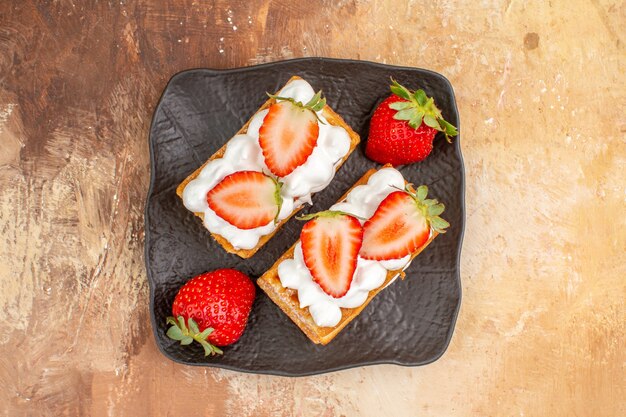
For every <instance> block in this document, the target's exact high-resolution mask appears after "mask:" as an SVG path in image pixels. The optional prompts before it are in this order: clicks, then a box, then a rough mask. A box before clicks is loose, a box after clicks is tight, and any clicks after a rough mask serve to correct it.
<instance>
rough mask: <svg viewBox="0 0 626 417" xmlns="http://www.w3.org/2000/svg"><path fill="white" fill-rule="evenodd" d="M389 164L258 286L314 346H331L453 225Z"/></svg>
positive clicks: (324, 216)
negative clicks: (339, 335) (439, 235)
mask: <svg viewBox="0 0 626 417" xmlns="http://www.w3.org/2000/svg"><path fill="white" fill-rule="evenodd" d="M427 193H428V189H427V187H426V186H420V187H418V188H417V189H414V188H413V186H412V185H411V184H408V183H407V182H406V181H405V179H404V178H403V176H402V174H401V173H400V172H399V171H397V170H396V169H394V168H392V167H391V166H390V165H385V166H384V167H383V168H381V169H380V170H378V171H377V170H375V169H372V170H370V171H368V172H367V173H366V174H365V175H364V176H363V177H362V178H361V179H360V180H359V181H357V183H356V184H354V185H353V186H352V188H350V189H349V190H348V192H346V194H345V195H344V196H343V197H342V198H341V199H340V200H339V202H338V203H336V204H335V205H333V206H332V207H331V208H330V209H329V210H327V211H324V212H320V213H315V214H312V215H307V216H304V217H302V218H301V219H303V220H308V222H307V223H306V224H305V225H304V227H303V228H302V232H301V234H300V240H298V241H297V242H296V243H295V244H294V245H293V246H292V247H291V248H290V249H289V250H287V252H285V254H283V256H282V257H280V258H279V259H278V260H277V261H276V263H275V264H274V265H273V266H272V268H271V269H269V270H268V271H267V272H266V273H265V274H263V275H262V276H261V277H260V278H259V279H258V280H257V284H258V285H259V287H261V289H262V290H263V291H265V293H267V295H268V296H269V297H270V298H271V299H272V300H273V301H274V303H276V304H277V305H278V306H279V307H280V308H281V309H282V310H283V311H284V312H285V313H286V314H287V315H288V316H289V317H290V318H291V320H292V321H293V322H294V323H295V324H296V325H298V327H299V328H300V329H301V330H302V331H303V332H304V333H305V334H306V335H307V336H308V337H309V339H311V341H313V342H314V343H321V344H324V345H325V344H327V343H329V342H330V341H331V340H332V339H333V338H334V337H335V336H336V335H337V334H338V333H339V332H340V331H341V330H342V329H343V328H344V327H345V326H346V325H347V324H348V323H349V322H350V321H351V320H353V319H354V318H355V317H356V316H357V315H358V314H359V313H360V312H361V311H362V310H363V309H364V308H365V306H366V305H367V304H368V303H369V302H370V301H371V300H372V299H373V298H374V297H375V296H376V294H378V293H379V292H380V291H382V290H383V289H384V288H385V287H386V286H387V285H389V284H390V283H391V282H392V281H394V280H395V279H396V278H397V277H398V276H402V277H404V274H403V271H404V270H405V269H406V268H407V267H408V266H409V264H410V263H411V260H412V259H413V258H415V257H416V256H417V255H418V254H419V253H420V252H421V251H422V250H424V248H426V246H428V244H429V243H430V242H431V241H432V240H433V239H434V238H435V237H436V236H437V235H438V234H439V233H444V232H445V229H446V228H447V227H448V226H449V224H448V223H447V222H446V221H445V220H443V219H442V218H441V217H439V215H440V214H441V213H442V212H443V210H444V206H443V204H440V203H439V202H438V201H437V200H434V199H428V198H427Z"/></svg>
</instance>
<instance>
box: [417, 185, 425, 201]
mask: <svg viewBox="0 0 626 417" xmlns="http://www.w3.org/2000/svg"><path fill="white" fill-rule="evenodd" d="M427 195H428V187H427V186H425V185H420V186H419V187H417V192H416V196H417V199H418V200H420V201H424V199H425V198H426V196H427Z"/></svg>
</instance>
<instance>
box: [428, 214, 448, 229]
mask: <svg viewBox="0 0 626 417" xmlns="http://www.w3.org/2000/svg"><path fill="white" fill-rule="evenodd" d="M430 225H431V227H432V228H433V229H434V230H435V231H437V232H439V233H445V229H446V228H448V227H450V223H448V222H447V221H445V220H444V219H442V218H441V217H439V216H435V217H431V219H430Z"/></svg>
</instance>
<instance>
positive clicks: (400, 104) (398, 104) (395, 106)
mask: <svg viewBox="0 0 626 417" xmlns="http://www.w3.org/2000/svg"><path fill="white" fill-rule="evenodd" d="M412 105H413V103H411V102H410V101H395V102H393V103H391V104H389V108H390V109H392V110H404V109H408V108H409V107H411V106H412Z"/></svg>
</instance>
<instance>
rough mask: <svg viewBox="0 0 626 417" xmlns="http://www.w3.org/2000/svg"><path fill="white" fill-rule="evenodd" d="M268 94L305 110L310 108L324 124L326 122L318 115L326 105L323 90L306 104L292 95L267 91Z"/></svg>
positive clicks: (272, 97)
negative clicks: (279, 94) (281, 94)
mask: <svg viewBox="0 0 626 417" xmlns="http://www.w3.org/2000/svg"><path fill="white" fill-rule="evenodd" d="M266 94H267V95H268V96H269V98H271V99H274V100H276V101H288V102H289V103H291V104H293V105H295V106H297V107H300V108H302V109H305V110H310V111H312V112H313V114H314V115H315V118H316V119H317V121H318V122H320V123H321V124H323V125H325V124H326V123H324V122H323V121H322V119H320V117H319V116H318V115H317V112H319V111H322V109H323V108H324V106H325V105H326V99H325V98H322V90H320V91H318V92H317V93H315V95H314V96H313V97H311V100H309V101H307V102H306V104H302V102H301V101H296V100H295V99H293V98H291V97H281V96H278V95H274V94H270V93H266Z"/></svg>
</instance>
